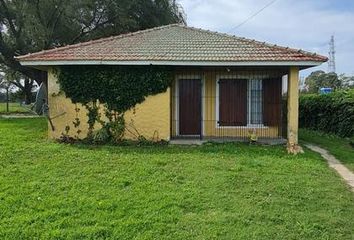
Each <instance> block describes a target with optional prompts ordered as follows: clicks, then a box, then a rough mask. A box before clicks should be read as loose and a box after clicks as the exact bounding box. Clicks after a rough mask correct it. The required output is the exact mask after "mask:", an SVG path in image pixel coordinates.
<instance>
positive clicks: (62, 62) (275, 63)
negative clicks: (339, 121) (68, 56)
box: [19, 59, 323, 67]
mask: <svg viewBox="0 0 354 240" xmlns="http://www.w3.org/2000/svg"><path fill="white" fill-rule="evenodd" d="M19 61H20V63H21V65H23V66H60V65H164V66H299V67H300V66H305V67H314V66H319V65H321V64H322V63H323V62H316V61H249V62H245V61H242V62H241V61H233V62H232V61H230V62H225V61H220V62H219V61H106V60H86V61H85V60H58V61H56V60H55V61H25V60H22V61H21V59H19Z"/></svg>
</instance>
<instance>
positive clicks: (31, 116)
mask: <svg viewBox="0 0 354 240" xmlns="http://www.w3.org/2000/svg"><path fill="white" fill-rule="evenodd" d="M40 117H42V116H39V115H34V114H0V118H6V119H11V118H40Z"/></svg>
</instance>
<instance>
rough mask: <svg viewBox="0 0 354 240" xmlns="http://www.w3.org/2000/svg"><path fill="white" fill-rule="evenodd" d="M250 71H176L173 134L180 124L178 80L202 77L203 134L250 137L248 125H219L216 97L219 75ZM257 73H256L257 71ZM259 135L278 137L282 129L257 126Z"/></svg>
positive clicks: (247, 73)
mask: <svg viewBox="0 0 354 240" xmlns="http://www.w3.org/2000/svg"><path fill="white" fill-rule="evenodd" d="M249 74H250V73H249V72H245V71H237V72H233V71H226V70H224V71H220V70H218V71H215V70H199V71H198V70H194V71H193V73H192V74H189V73H188V72H184V71H180V72H177V73H176V78H175V83H174V84H173V89H172V90H171V91H173V93H172V96H173V97H172V107H173V110H172V119H173V123H172V135H174V136H175V135H178V132H177V127H176V124H178V120H177V119H178V117H177V116H176V113H177V111H176V107H177V104H176V101H178V93H177V92H176V82H177V81H178V79H179V78H184V79H188V78H189V77H190V78H191V79H193V78H195V77H201V78H202V81H203V90H202V91H203V92H202V95H203V97H202V99H203V119H204V121H203V136H204V137H206V138H208V137H210V138H213V137H220V136H222V137H248V136H249V132H250V131H252V130H253V128H247V127H218V126H217V119H216V98H217V89H216V81H217V79H218V77H220V76H222V77H223V78H233V77H234V76H242V75H249ZM255 74H256V73H255ZM255 129H256V134H257V136H258V137H266V138H277V137H279V136H280V132H279V131H280V129H279V128H278V127H267V126H265V127H262V128H255Z"/></svg>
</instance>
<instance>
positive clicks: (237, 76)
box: [215, 74, 269, 129]
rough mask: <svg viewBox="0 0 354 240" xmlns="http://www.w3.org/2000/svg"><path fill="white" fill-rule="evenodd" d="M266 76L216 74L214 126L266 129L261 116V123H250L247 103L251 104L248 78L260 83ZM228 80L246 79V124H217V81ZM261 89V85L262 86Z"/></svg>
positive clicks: (218, 89) (218, 88) (218, 90)
mask: <svg viewBox="0 0 354 240" xmlns="http://www.w3.org/2000/svg"><path fill="white" fill-rule="evenodd" d="M264 78H267V76H265V75H257V74H256V75H254V76H252V78H251V77H250V76H249V75H244V74H241V75H217V76H216V78H215V124H216V128H226V129H227V128H236V129H237V128H245V129H253V128H256V129H257V128H258V129H267V128H269V127H268V126H266V125H264V122H263V117H262V122H263V123H262V124H250V121H249V120H250V116H249V114H251V111H249V104H251V102H250V101H249V98H250V96H249V95H250V94H249V91H250V88H249V83H250V80H261V81H262V84H263V79H264ZM221 79H222V80H230V81H235V80H238V79H247V112H246V113H245V114H246V115H247V125H246V126H223V125H220V124H219V121H220V109H219V108H220V105H219V104H220V87H219V81H220V80H221ZM262 91H263V86H262ZM262 101H264V100H263V94H262ZM262 109H263V104H262Z"/></svg>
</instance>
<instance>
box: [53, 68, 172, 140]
mask: <svg viewBox="0 0 354 240" xmlns="http://www.w3.org/2000/svg"><path fill="white" fill-rule="evenodd" d="M58 93H59V84H58V83H57V77H56V75H55V74H54V71H53V70H52V69H48V104H49V109H50V116H51V118H53V119H52V122H53V125H54V128H55V130H54V131H52V130H51V127H50V125H49V127H48V135H49V137H50V138H53V139H57V138H60V136H61V135H62V133H63V132H64V131H65V128H66V126H69V127H70V131H69V135H70V136H72V137H75V136H78V137H79V138H84V137H86V135H87V126H88V125H87V116H86V113H87V111H86V109H85V107H83V106H82V105H80V104H77V105H75V104H73V103H72V102H71V100H70V99H68V98H66V97H65V95H64V94H62V93H61V94H59V95H58ZM76 108H79V109H80V111H79V112H76V111H75V109H76ZM77 117H78V118H79V119H80V122H81V125H80V127H79V129H80V130H81V131H82V132H81V133H80V134H79V135H77V129H75V128H74V125H73V121H74V120H75V118H77ZM125 121H126V127H127V130H126V132H125V138H127V139H135V138H136V136H137V133H136V130H137V131H138V133H139V134H140V135H143V136H144V137H146V138H147V139H149V140H155V141H156V140H169V138H170V89H168V90H167V91H166V92H165V93H161V94H158V95H155V96H149V97H147V99H146V100H145V101H144V102H143V103H141V104H138V105H137V106H136V107H135V109H134V110H131V111H128V112H126V113H125ZM132 133H133V134H132Z"/></svg>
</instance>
